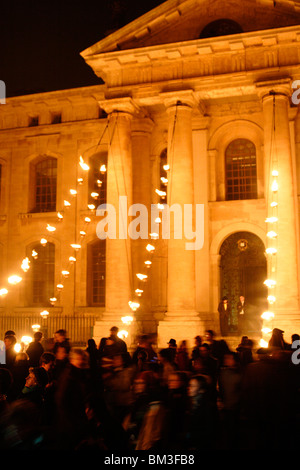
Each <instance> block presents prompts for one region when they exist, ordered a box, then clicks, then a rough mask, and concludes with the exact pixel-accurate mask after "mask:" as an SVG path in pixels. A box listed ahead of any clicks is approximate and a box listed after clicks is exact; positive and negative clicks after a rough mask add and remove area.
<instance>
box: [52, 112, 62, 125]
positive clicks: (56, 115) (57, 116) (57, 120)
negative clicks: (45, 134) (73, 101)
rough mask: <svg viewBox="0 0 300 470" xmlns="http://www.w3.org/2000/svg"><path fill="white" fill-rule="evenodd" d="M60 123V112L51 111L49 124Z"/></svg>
mask: <svg viewBox="0 0 300 470" xmlns="http://www.w3.org/2000/svg"><path fill="white" fill-rule="evenodd" d="M60 123H61V114H60V113H53V114H52V119H51V124H60Z"/></svg>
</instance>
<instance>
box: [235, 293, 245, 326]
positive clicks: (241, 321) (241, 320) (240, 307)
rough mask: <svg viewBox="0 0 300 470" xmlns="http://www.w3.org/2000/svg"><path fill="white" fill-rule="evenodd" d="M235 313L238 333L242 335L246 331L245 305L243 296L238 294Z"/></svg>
mask: <svg viewBox="0 0 300 470" xmlns="http://www.w3.org/2000/svg"><path fill="white" fill-rule="evenodd" d="M237 313H238V333H239V335H244V334H245V333H246V307H245V297H244V296H243V295H240V298H239V301H238V304H237Z"/></svg>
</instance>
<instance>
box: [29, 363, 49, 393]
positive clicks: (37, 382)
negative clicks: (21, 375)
mask: <svg viewBox="0 0 300 470" xmlns="http://www.w3.org/2000/svg"><path fill="white" fill-rule="evenodd" d="M45 385H46V382H45V378H44V376H43V374H42V372H41V370H40V368H39V367H30V368H29V374H28V376H27V377H26V380H25V387H28V388H32V387H41V388H43V387H44V386H45Z"/></svg>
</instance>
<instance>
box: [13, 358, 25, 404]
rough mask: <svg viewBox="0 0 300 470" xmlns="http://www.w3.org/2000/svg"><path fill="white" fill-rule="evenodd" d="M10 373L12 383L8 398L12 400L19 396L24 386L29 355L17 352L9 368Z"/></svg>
mask: <svg viewBox="0 0 300 470" xmlns="http://www.w3.org/2000/svg"><path fill="white" fill-rule="evenodd" d="M11 373H12V377H13V384H12V387H11V390H10V394H9V400H10V401H13V400H16V399H17V398H18V397H19V396H20V394H21V392H22V390H23V388H24V386H25V382H26V378H27V377H28V374H29V357H28V355H27V353H25V352H20V353H17V355H16V360H15V362H14V365H13V366H12V368H11Z"/></svg>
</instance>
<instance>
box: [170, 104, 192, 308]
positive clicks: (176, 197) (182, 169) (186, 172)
mask: <svg viewBox="0 0 300 470" xmlns="http://www.w3.org/2000/svg"><path fill="white" fill-rule="evenodd" d="M166 104H167V106H168V108H167V113H168V117H169V130H168V163H169V165H170V175H169V178H168V179H169V183H168V205H169V207H170V208H172V206H173V205H175V204H176V205H178V207H179V208H180V210H181V215H182V224H181V227H179V222H180V221H179V218H177V219H176V218H175V217H172V216H171V217H170V239H169V242H168V311H167V314H166V315H167V317H182V315H183V312H184V315H185V316H186V315H192V316H195V305H196V304H195V303H196V294H195V252H194V250H187V244H188V243H190V240H188V239H187V238H186V234H185V231H184V227H183V226H184V216H185V212H184V205H185V204H189V205H190V206H192V205H193V204H194V181H193V141H192V107H191V103H190V101H188V100H185V101H180V100H175V99H174V98H173V99H171V100H166ZM174 214H175V213H174ZM175 224H176V225H175ZM179 228H181V233H182V236H181V237H180V238H179V239H175V237H176V233H175V232H176V230H178V229H179ZM179 236H180V234H179Z"/></svg>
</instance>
